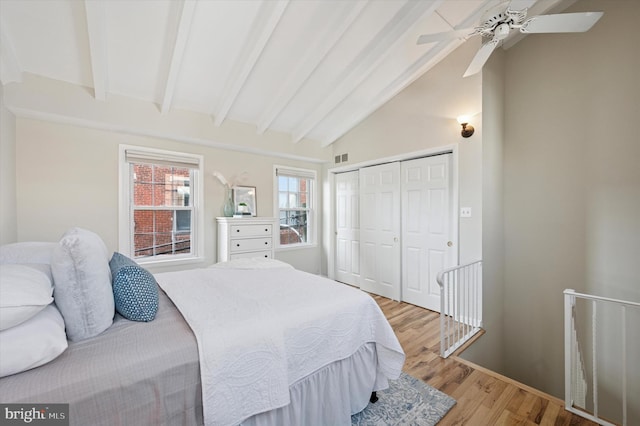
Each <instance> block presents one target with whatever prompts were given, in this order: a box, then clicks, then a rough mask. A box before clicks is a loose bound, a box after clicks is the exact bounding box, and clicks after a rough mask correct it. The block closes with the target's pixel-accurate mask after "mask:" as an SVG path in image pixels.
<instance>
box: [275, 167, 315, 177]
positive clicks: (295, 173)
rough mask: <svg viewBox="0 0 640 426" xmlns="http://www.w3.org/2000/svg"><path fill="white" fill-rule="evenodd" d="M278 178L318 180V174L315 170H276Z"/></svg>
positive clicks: (280, 168)
mask: <svg viewBox="0 0 640 426" xmlns="http://www.w3.org/2000/svg"><path fill="white" fill-rule="evenodd" d="M276 176H291V177H299V178H306V179H315V178H316V174H315V172H314V171H313V170H299V169H287V168H285V167H278V168H276Z"/></svg>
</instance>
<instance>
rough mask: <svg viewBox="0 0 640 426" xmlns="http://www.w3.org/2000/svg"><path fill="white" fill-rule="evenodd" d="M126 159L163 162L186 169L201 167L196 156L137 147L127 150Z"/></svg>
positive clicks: (130, 161) (139, 161) (151, 162)
mask: <svg viewBox="0 0 640 426" xmlns="http://www.w3.org/2000/svg"><path fill="white" fill-rule="evenodd" d="M125 161H126V162H127V163H145V164H161V165H163V166H173V167H182V168H185V169H197V168H199V167H200V158H199V157H196V156H191V155H179V154H163V153H160V152H149V151H138V150H135V149H127V150H125Z"/></svg>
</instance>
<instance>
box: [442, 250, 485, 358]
mask: <svg viewBox="0 0 640 426" xmlns="http://www.w3.org/2000/svg"><path fill="white" fill-rule="evenodd" d="M481 264H482V261H476V262H472V263H469V264H467V265H461V266H456V267H454V268H449V269H445V270H444V271H441V272H439V273H438V276H437V281H438V285H439V286H440V297H441V300H440V311H441V312H440V347H441V350H440V355H441V356H442V357H443V358H446V357H448V356H449V355H450V354H451V353H453V352H454V351H455V350H456V349H458V348H459V347H460V346H462V345H463V344H464V343H465V342H466V341H467V340H469V339H470V338H471V337H473V335H475V334H476V333H477V332H479V331H480V328H479V327H480V326H481V324H482V285H481V283H482V276H481V269H480V268H481Z"/></svg>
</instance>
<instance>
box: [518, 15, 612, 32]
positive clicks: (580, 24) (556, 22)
mask: <svg viewBox="0 0 640 426" xmlns="http://www.w3.org/2000/svg"><path fill="white" fill-rule="evenodd" d="M602 15H603V12H578V13H560V14H557V15H540V16H533V17H531V18H529V19H527V20H526V21H524V22H523V23H522V27H521V28H520V32H523V33H526V34H532V33H582V32H585V31H587V30H589V29H590V28H591V27H593V25H594V24H595V23H596V22H598V19H600V18H601V17H602Z"/></svg>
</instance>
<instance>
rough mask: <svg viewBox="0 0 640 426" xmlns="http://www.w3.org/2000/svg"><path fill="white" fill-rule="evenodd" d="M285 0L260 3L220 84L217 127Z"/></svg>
mask: <svg viewBox="0 0 640 426" xmlns="http://www.w3.org/2000/svg"><path fill="white" fill-rule="evenodd" d="M288 4H289V0H279V1H271V0H264V1H263V2H262V5H261V6H260V10H259V11H258V14H257V15H256V18H255V20H254V21H253V24H252V26H251V27H252V30H251V31H249V35H248V37H247V38H246V40H245V42H244V46H243V47H242V50H241V51H240V54H239V55H238V59H237V60H236V62H235V64H234V66H233V67H232V68H231V73H230V74H229V77H228V79H227V81H226V83H225V85H224V87H225V90H224V91H223V93H222V97H221V99H220V102H219V104H218V106H217V107H216V109H215V110H214V111H213V112H212V114H213V116H214V121H213V122H214V124H215V125H216V126H219V125H221V124H222V122H223V121H224V119H225V118H226V117H227V114H228V113H229V110H230V109H231V106H232V105H233V103H234V102H235V101H236V98H237V97H238V94H239V93H240V91H241V90H242V87H243V86H244V84H245V82H246V81H247V78H248V77H249V74H250V73H251V71H252V70H253V67H254V66H255V64H256V62H257V61H258V59H259V58H260V55H261V54H262V52H263V50H264V48H265V46H266V45H267V42H268V41H269V39H270V38H271V35H272V34H273V32H274V31H275V29H276V26H277V25H278V22H280V18H281V17H282V15H283V13H284V11H285V9H286V8H287V5H288Z"/></svg>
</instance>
